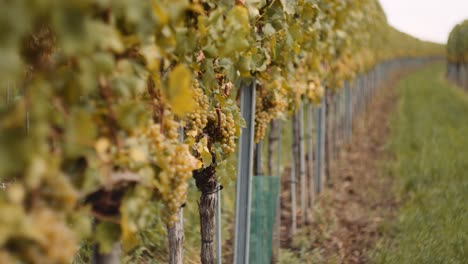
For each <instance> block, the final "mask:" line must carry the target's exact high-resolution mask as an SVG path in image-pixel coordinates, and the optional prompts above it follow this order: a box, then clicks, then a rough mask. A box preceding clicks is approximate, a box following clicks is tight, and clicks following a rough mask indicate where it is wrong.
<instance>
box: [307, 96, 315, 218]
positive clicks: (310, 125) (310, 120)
mask: <svg viewBox="0 0 468 264" xmlns="http://www.w3.org/2000/svg"><path fill="white" fill-rule="evenodd" d="M313 136H314V107H313V106H312V104H309V105H308V106H307V157H308V162H307V165H308V172H309V173H308V180H309V208H312V206H313V201H314V189H315V184H314V138H313ZM310 219H312V217H310Z"/></svg>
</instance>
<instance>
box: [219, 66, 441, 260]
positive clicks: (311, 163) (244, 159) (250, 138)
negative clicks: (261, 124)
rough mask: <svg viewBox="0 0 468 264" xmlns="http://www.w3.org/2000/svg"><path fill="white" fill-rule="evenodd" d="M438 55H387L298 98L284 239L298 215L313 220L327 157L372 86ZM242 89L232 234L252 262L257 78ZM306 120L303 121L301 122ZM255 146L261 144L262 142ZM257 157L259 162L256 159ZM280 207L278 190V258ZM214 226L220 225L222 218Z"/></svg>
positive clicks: (341, 142)
mask: <svg viewBox="0 0 468 264" xmlns="http://www.w3.org/2000/svg"><path fill="white" fill-rule="evenodd" d="M436 59H438V58H424V59H421V58H403V59H398V60H391V61H385V62H383V63H380V64H378V65H376V66H375V67H374V68H373V69H371V70H369V71H368V72H366V73H363V74H361V75H359V76H358V77H357V78H355V80H354V81H352V82H349V81H347V82H345V84H344V87H343V88H342V89H339V90H336V91H333V89H330V87H327V89H326V95H325V98H324V99H322V100H321V102H320V104H319V105H312V104H307V105H304V104H301V106H300V107H299V109H298V111H297V113H295V114H294V115H293V118H292V131H293V133H292V134H293V142H292V144H293V146H292V150H293V151H292V154H291V155H292V162H291V175H290V177H291V178H290V180H289V182H290V185H289V187H290V193H291V197H290V199H291V226H290V230H289V234H290V236H291V237H289V238H287V239H291V238H292V237H294V235H295V234H296V233H297V230H298V216H299V224H300V226H302V225H305V224H306V222H307V221H310V220H311V217H312V216H308V215H307V211H310V209H311V208H312V205H313V204H314V199H315V198H316V196H317V195H319V194H320V193H321V192H322V190H323V188H324V186H325V184H326V183H327V182H328V181H329V180H330V177H331V175H330V171H329V166H330V162H331V160H332V159H336V158H337V157H338V154H339V152H340V151H341V150H342V149H343V147H345V146H346V145H347V144H349V142H350V139H351V135H352V130H353V125H354V124H355V120H356V118H358V117H360V116H362V114H363V113H364V112H365V110H366V109H368V106H369V103H370V102H371V101H372V99H373V98H374V95H375V94H376V91H377V90H378V89H379V88H381V87H384V85H385V84H388V82H389V80H390V77H391V76H392V75H393V74H394V73H395V72H397V71H401V70H403V69H409V68H413V67H417V66H420V65H422V64H425V63H427V62H429V61H432V60H436ZM241 89H242V91H241V112H242V116H243V118H244V119H245V121H246V127H245V128H243V129H242V133H241V136H240V139H239V156H238V158H239V159H238V164H237V168H238V171H237V192H236V216H235V234H234V237H235V243H234V263H235V264H247V263H250V262H249V240H250V237H249V236H250V212H251V189H252V186H251V185H252V177H253V175H254V171H253V164H254V158H256V159H259V156H261V155H262V154H261V151H256V156H255V155H254V149H255V146H254V125H255V124H254V119H255V116H254V113H255V81H254V80H251V81H250V82H249V83H246V84H245V85H243V86H242V88H241ZM304 113H307V118H305V114H304ZM304 121H306V123H307V124H306V125H305V126H304ZM273 122H275V123H276V125H275V126H274V128H275V129H278V130H281V127H282V126H284V125H285V123H286V122H285V121H280V120H275V121H273ZM305 130H306V131H305ZM272 132H274V131H270V133H272ZM275 134H276V135H277V136H278V137H281V133H280V132H279V131H276V132H275ZM276 142H277V152H278V153H277V161H276V163H277V169H276V170H275V171H276V173H277V176H281V174H282V171H281V169H282V168H281V167H280V164H281V160H280V156H281V155H280V153H281V141H280V140H279V139H278V140H276ZM256 148H257V149H261V144H260V145H258V146H257V147H256ZM260 160H261V158H260ZM257 162H260V163H261V161H259V160H257ZM260 167H261V165H260ZM256 173H257V172H256ZM280 193H281V192H280ZM297 194H299V199H297ZM298 202H299V209H300V212H299V214H298V208H297V203H298ZM220 209H221V208H219V210H220ZM280 213H281V202H280V195H278V199H277V206H276V215H277V216H276V223H275V230H274V231H273V232H272V233H274V239H273V251H274V252H276V254H274V256H273V258H274V259H275V260H277V259H278V258H279V256H278V255H279V247H280V246H281V245H280V240H281V239H282V238H281V237H280V234H281V232H280V228H281V224H280V221H281V217H280ZM218 214H220V212H218ZM217 228H218V229H219V230H220V229H221V224H220V225H218V227H217ZM219 233H220V232H219ZM217 243H221V238H219V240H217ZM219 248H220V247H219ZM217 263H221V256H220V255H218V262H217ZM268 263H270V261H268Z"/></svg>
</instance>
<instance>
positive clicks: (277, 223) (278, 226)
mask: <svg viewBox="0 0 468 264" xmlns="http://www.w3.org/2000/svg"><path fill="white" fill-rule="evenodd" d="M275 122H278V123H277V126H276V129H278V133H277V135H278V139H277V150H278V151H277V154H276V155H277V156H276V175H277V176H278V177H279V193H278V198H277V201H276V215H275V218H276V220H275V226H276V228H275V229H276V232H275V234H276V239H275V240H274V247H275V249H276V256H274V257H276V259H275V260H276V262H279V259H280V248H281V121H280V120H276V121H275ZM276 262H275V263H276Z"/></svg>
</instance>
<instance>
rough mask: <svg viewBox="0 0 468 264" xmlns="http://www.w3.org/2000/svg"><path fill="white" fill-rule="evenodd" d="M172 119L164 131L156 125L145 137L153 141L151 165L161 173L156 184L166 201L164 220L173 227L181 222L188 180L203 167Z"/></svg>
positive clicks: (165, 121)
mask: <svg viewBox="0 0 468 264" xmlns="http://www.w3.org/2000/svg"><path fill="white" fill-rule="evenodd" d="M171 117H172V116H171V115H170V114H167V115H166V118H165V119H164V122H163V129H161V125H160V124H153V125H151V126H149V127H148V128H147V129H146V131H145V132H144V134H143V135H144V139H149V140H148V147H149V156H150V159H151V162H152V163H153V164H155V165H156V167H157V168H159V170H160V172H159V174H158V175H156V177H155V179H154V185H155V187H156V189H157V191H158V193H159V195H160V197H161V200H162V201H163V205H164V207H163V208H162V210H161V214H162V216H163V220H164V221H165V222H166V223H167V224H168V225H169V226H172V225H173V224H174V223H175V222H176V221H177V213H178V211H179V208H180V207H181V206H182V204H183V203H184V202H185V199H186V196H187V189H188V184H187V181H188V180H189V179H190V178H191V177H192V171H193V170H195V169H198V168H199V162H198V160H197V159H196V158H195V157H193V156H192V154H191V153H190V150H189V146H188V145H187V144H185V143H182V142H179V140H178V127H179V123H177V122H176V121H174V120H173V119H172V118H171Z"/></svg>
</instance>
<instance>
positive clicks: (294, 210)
mask: <svg viewBox="0 0 468 264" xmlns="http://www.w3.org/2000/svg"><path fill="white" fill-rule="evenodd" d="M295 138H296V137H295V135H294V133H293V141H294V140H295ZM293 144H294V143H293ZM296 173H297V171H296V155H295V151H294V147H293V150H292V151H291V179H290V181H291V182H290V183H291V187H290V188H291V234H290V235H291V238H293V237H294V235H296V231H297V208H296V207H297V202H296V178H297V177H296Z"/></svg>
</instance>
